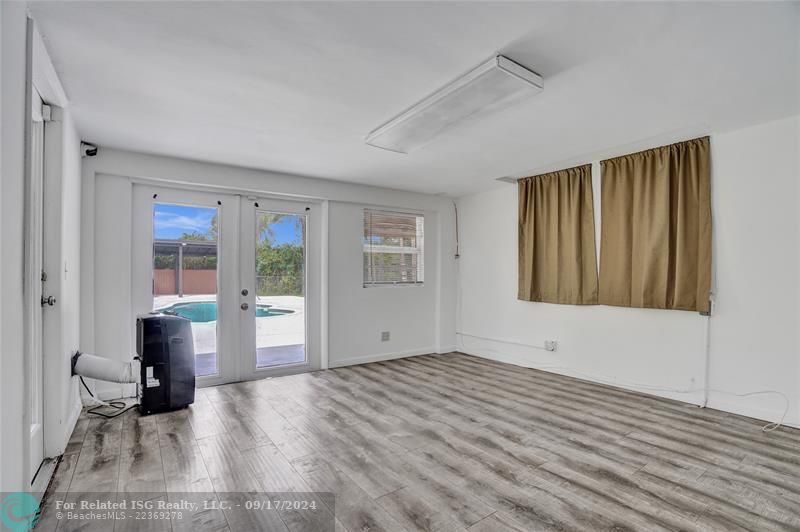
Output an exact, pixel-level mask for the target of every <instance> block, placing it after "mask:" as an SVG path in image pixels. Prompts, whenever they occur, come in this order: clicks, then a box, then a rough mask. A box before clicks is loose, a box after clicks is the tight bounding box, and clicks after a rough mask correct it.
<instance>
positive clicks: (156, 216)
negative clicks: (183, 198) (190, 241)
mask: <svg viewBox="0 0 800 532" xmlns="http://www.w3.org/2000/svg"><path fill="white" fill-rule="evenodd" d="M216 213H217V209H215V208H213V207H189V206H186V205H169V204H166V203H156V204H155V206H154V207H153V234H154V236H155V238H156V239H176V238H179V237H180V236H181V235H182V234H183V233H193V232H197V233H201V234H207V233H208V232H209V230H210V229H211V219H212V218H213V217H214V215H215V214H216Z"/></svg>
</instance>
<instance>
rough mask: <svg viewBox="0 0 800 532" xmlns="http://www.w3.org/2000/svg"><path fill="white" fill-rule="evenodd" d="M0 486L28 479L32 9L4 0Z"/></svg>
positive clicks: (0, 6)
mask: <svg viewBox="0 0 800 532" xmlns="http://www.w3.org/2000/svg"><path fill="white" fill-rule="evenodd" d="M0 13H2V15H0V16H1V17H2V21H1V23H2V30H1V31H2V33H1V34H0V38H2V41H0V72H1V73H0V76H1V79H0V83H2V86H0V113H2V124H0V129H1V130H2V133H1V134H2V160H1V161H0V164H2V167H1V168H0V170H1V171H0V249H2V250H3V260H1V261H0V293H2V298H1V299H0V328H1V329H2V332H0V334H1V335H2V343H0V350H1V351H0V401H1V404H2V408H1V409H0V482H2V484H0V490H2V491H17V490H22V489H24V488H25V486H26V485H27V482H25V477H26V476H27V474H26V473H25V472H24V471H25V464H24V460H23V456H24V454H25V452H26V449H25V447H26V445H27V438H23V437H22V435H23V434H27V433H28V431H27V430H25V427H24V408H25V406H26V404H27V402H26V401H25V394H24V386H23V383H24V377H25V372H24V365H23V340H22V339H23V332H22V331H23V321H22V314H23V313H22V311H21V309H22V308H23V294H22V259H23V244H22V217H23V209H22V205H23V198H24V187H23V185H24V151H25V143H24V139H25V129H24V128H25V83H26V75H25V72H26V66H25V63H26V55H25V50H26V30H25V26H26V15H25V5H24V4H23V3H21V2H19V3H18V2H0Z"/></svg>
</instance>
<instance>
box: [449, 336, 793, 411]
mask: <svg viewBox="0 0 800 532" xmlns="http://www.w3.org/2000/svg"><path fill="white" fill-rule="evenodd" d="M490 343H498V342H496V341H492V342H490ZM458 351H459V352H461V353H465V354H467V355H472V356H476V357H479V358H485V359H487V360H494V361H495V362H503V363H505V364H512V365H514V366H520V367H524V368H530V369H535V370H539V371H544V372H547V373H554V374H556V375H564V376H567V377H571V378H575V379H579V380H582V381H585V382H591V383H595V384H602V385H606V386H612V387H614V388H619V389H621V390H628V391H632V392H637V393H641V394H644V395H650V396H653V397H660V398H664V399H671V400H674V401H679V402H681V403H686V404H690V405H695V406H699V405H700V404H701V403H702V392H701V391H698V392H693V393H691V394H687V393H678V392H668V391H654V390H650V389H647V388H638V387H636V386H633V385H628V384H625V383H623V382H620V383H610V382H604V381H603V380H602V379H597V380H594V379H591V378H589V377H587V376H585V375H576V374H571V373H570V371H569V370H567V369H554V368H547V367H537V364H531V363H530V362H528V361H527V360H525V359H524V357H521V356H516V355H514V354H511V353H503V352H501V351H496V350H493V349H492V350H491V351H494V352H489V350H487V351H483V350H481V349H480V348H469V347H466V346H463V345H462V346H460V347H459V348H458ZM778 402H780V401H778ZM708 407H709V408H713V409H715V410H721V411H723V412H728V413H731V414H737V415H741V416H747V417H751V418H754V419H759V420H764V421H767V422H774V421H778V420H779V419H780V418H781V416H782V415H783V406H782V405H781V406H780V407H778V408H762V407H759V406H749V405H744V404H742V403H741V402H737V401H735V400H731V398H730V397H729V396H726V395H724V394H715V393H714V392H712V393H711V394H710V397H709V402H708ZM799 424H800V420H797V419H791V418H789V417H787V418H786V419H785V420H784V422H783V425H785V426H789V427H797V426H798V425H799Z"/></svg>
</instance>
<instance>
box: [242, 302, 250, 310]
mask: <svg viewBox="0 0 800 532" xmlns="http://www.w3.org/2000/svg"><path fill="white" fill-rule="evenodd" d="M241 307H242V310H247V309H249V308H250V305H248V304H247V303H242V305H241Z"/></svg>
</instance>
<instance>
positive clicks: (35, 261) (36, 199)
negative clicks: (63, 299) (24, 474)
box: [25, 90, 55, 482]
mask: <svg viewBox="0 0 800 532" xmlns="http://www.w3.org/2000/svg"><path fill="white" fill-rule="evenodd" d="M32 98H33V101H32V105H31V109H32V113H31V142H30V148H31V153H30V157H31V177H30V181H29V183H28V191H27V192H28V194H27V205H26V208H27V217H26V227H27V234H26V241H27V243H26V254H27V257H26V262H25V264H26V265H27V267H26V271H25V293H26V306H27V309H26V312H27V316H26V324H27V325H26V332H27V336H28V338H27V341H26V345H27V346H29V352H28V353H27V355H28V356H29V361H30V363H29V365H28V390H29V391H30V394H29V397H28V405H29V408H30V461H29V466H30V471H29V472H28V477H29V478H30V479H31V482H33V479H34V477H35V476H36V472H37V471H38V470H39V466H41V464H42V461H43V460H44V422H43V418H44V414H43V412H44V407H43V387H42V343H43V342H42V312H43V308H44V307H45V306H52V304H53V303H55V301H54V300H51V301H50V305H47V303H46V302H47V298H43V297H42V296H43V293H44V292H43V286H42V285H43V284H44V282H45V280H46V276H45V273H44V271H43V269H42V264H43V258H42V257H43V251H42V246H43V242H44V233H43V227H44V222H43V215H44V210H43V206H42V198H43V191H42V183H43V180H44V121H43V117H42V105H43V104H42V99H41V97H40V96H39V94H38V93H37V92H36V91H35V90H34V91H33V95H32Z"/></svg>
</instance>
